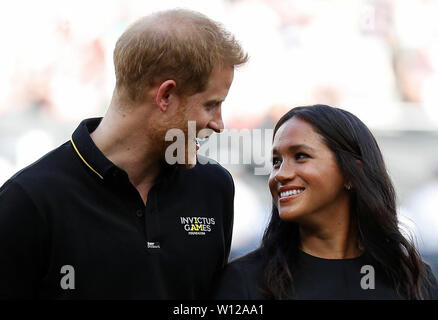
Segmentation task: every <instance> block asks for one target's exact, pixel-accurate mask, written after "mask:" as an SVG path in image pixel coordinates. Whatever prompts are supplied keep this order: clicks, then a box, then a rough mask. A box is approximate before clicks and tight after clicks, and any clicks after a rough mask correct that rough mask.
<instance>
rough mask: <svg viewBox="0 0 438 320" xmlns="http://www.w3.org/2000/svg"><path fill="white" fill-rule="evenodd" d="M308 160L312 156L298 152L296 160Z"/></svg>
mask: <svg viewBox="0 0 438 320" xmlns="http://www.w3.org/2000/svg"><path fill="white" fill-rule="evenodd" d="M307 158H310V156H309V155H308V154H306V153H303V152H298V153H297V154H295V159H297V160H302V159H307Z"/></svg>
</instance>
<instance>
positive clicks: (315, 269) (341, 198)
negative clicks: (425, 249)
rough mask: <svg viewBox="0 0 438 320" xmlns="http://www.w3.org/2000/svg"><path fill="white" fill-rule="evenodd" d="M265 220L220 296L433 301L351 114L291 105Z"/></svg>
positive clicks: (429, 282) (280, 128)
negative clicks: (254, 245)
mask: <svg viewBox="0 0 438 320" xmlns="http://www.w3.org/2000/svg"><path fill="white" fill-rule="evenodd" d="M272 156H273V157H272V163H273V167H272V172H271V175H270V178H269V188H270V191H271V194H272V200H273V208H272V216H271V221H270V223H269V225H268V227H267V229H266V231H265V234H264V237H263V240H262V245H261V247H260V248H259V249H257V250H255V251H254V252H251V253H249V254H247V255H246V256H243V257H241V258H239V259H237V260H235V261H233V262H231V263H230V264H229V265H228V266H227V268H226V270H225V272H224V274H223V277H222V281H221V283H220V286H219V289H218V294H217V298H219V299H330V300H331V299H430V298H433V299H436V298H438V288H437V281H436V279H435V278H434V276H433V274H432V273H431V271H430V268H429V267H428V266H427V265H426V264H425V263H424V262H423V261H422V260H421V258H420V256H419V254H418V252H417V249H416V248H415V247H414V245H413V244H412V243H411V242H410V241H408V240H407V239H406V238H405V237H404V236H403V235H402V233H401V232H400V230H399V226H398V218H397V212H396V204H395V192H394V188H393V186H392V183H391V180H390V178H389V176H388V174H387V171H386V167H385V163H384V161H383V157H382V154H381V152H380V149H379V146H378V145H377V142H376V140H375V139H374V137H373V135H372V133H371V132H370V130H369V129H368V128H367V127H366V126H365V124H364V123H363V122H362V121H361V120H360V119H358V118H357V117H356V116H354V115H353V114H351V113H349V112H347V111H344V110H342V109H338V108H332V107H329V106H325V105H314V106H309V107H297V108H293V109H292V110H290V111H289V112H287V113H286V114H285V115H284V116H283V117H282V118H281V119H280V120H279V121H278V123H277V124H276V126H275V129H274V139H273V148H272Z"/></svg>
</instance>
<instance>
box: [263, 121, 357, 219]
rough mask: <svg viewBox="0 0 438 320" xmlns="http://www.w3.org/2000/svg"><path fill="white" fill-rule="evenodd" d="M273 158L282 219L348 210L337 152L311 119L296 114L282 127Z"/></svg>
mask: <svg viewBox="0 0 438 320" xmlns="http://www.w3.org/2000/svg"><path fill="white" fill-rule="evenodd" d="M272 160H273V168H272V172H271V175H270V177H269V188H270V190H271V194H272V198H273V201H274V204H275V205H276V206H277V208H278V211H279V214H280V218H281V219H282V220H285V221H294V222H311V221H314V222H315V221H319V220H321V219H326V218H329V217H335V216H337V213H338V212H341V211H344V212H345V210H348V206H349V202H348V198H349V197H348V192H347V190H346V189H345V184H346V183H345V181H344V177H343V175H342V173H341V171H340V169H339V167H338V165H337V162H336V159H335V155H334V154H333V152H332V151H331V150H330V149H329V148H328V147H327V146H326V145H325V143H324V142H323V140H322V138H321V136H320V135H319V134H318V133H317V132H316V131H315V130H314V129H313V127H312V126H311V125H310V124H309V123H308V122H306V121H304V120H300V119H298V118H296V117H294V118H292V119H290V120H288V121H286V122H285V123H284V124H283V125H282V126H281V127H280V128H279V129H278V131H277V132H276V134H275V137H274V142H273V149H272Z"/></svg>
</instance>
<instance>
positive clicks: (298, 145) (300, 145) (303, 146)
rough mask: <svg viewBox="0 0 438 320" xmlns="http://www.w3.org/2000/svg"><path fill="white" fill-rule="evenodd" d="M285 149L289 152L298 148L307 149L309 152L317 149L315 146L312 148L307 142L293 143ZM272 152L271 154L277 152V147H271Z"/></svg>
mask: <svg viewBox="0 0 438 320" xmlns="http://www.w3.org/2000/svg"><path fill="white" fill-rule="evenodd" d="M287 149H288V151H290V152H295V151H297V150H299V149H304V150H309V151H310V152H316V151H317V150H316V149H315V148H313V147H311V146H309V145H307V144H294V145H292V146H289V147H288V148H287ZM272 154H273V155H275V154H278V150H277V148H275V147H274V148H272Z"/></svg>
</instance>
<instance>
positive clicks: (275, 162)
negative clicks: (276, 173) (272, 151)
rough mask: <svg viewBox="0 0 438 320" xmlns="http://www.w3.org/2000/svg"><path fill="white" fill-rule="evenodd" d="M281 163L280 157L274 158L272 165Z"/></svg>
mask: <svg viewBox="0 0 438 320" xmlns="http://www.w3.org/2000/svg"><path fill="white" fill-rule="evenodd" d="M280 163H281V160H280V158H272V165H273V166H274V167H277V166H279V165H280Z"/></svg>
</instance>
